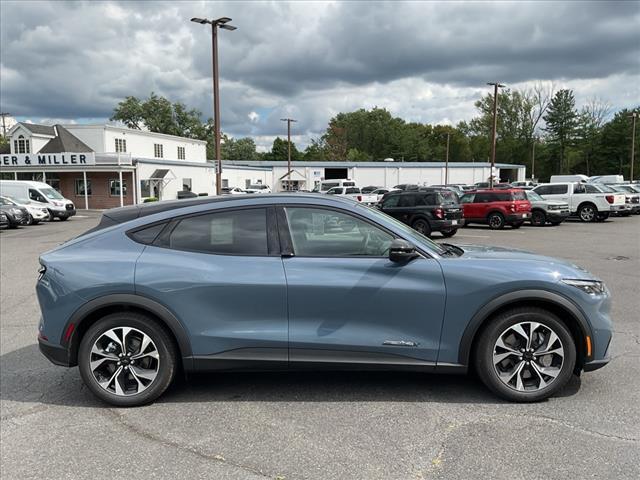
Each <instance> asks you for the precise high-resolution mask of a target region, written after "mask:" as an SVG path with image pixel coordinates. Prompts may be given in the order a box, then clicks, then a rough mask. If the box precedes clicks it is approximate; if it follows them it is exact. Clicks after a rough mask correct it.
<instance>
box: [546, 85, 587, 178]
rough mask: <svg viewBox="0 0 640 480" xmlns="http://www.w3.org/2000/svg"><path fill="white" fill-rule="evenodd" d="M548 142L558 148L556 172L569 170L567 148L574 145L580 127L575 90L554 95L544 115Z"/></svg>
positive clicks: (561, 91) (560, 91)
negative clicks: (566, 162)
mask: <svg viewBox="0 0 640 480" xmlns="http://www.w3.org/2000/svg"><path fill="white" fill-rule="evenodd" d="M543 118H544V121H545V122H546V125H545V127H544V130H545V131H546V132H547V134H548V136H549V138H548V141H549V143H550V145H551V146H552V147H555V148H556V152H557V159H558V160H557V161H556V171H557V172H558V173H562V172H564V171H566V170H567V168H566V165H565V153H566V150H567V147H569V146H571V145H573V143H574V140H575V138H576V133H577V127H578V113H577V111H576V101H575V97H574V95H573V90H559V91H558V92H556V94H555V95H554V97H553V99H552V100H551V103H550V104H549V108H548V109H547V113H546V114H545V115H544V117H543Z"/></svg>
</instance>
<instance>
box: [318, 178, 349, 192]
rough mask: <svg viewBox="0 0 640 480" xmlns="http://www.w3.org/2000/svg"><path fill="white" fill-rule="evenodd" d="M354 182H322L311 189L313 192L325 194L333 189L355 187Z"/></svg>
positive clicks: (347, 180)
mask: <svg viewBox="0 0 640 480" xmlns="http://www.w3.org/2000/svg"><path fill="white" fill-rule="evenodd" d="M355 186H356V182H354V181H353V180H349V179H346V180H322V181H321V182H319V183H318V184H317V185H316V187H315V188H314V189H313V191H314V192H320V193H327V192H328V191H329V190H331V189H332V188H334V187H355Z"/></svg>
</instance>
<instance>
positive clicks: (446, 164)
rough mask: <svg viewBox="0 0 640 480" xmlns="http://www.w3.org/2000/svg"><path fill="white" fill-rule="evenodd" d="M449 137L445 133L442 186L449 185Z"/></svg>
mask: <svg viewBox="0 0 640 480" xmlns="http://www.w3.org/2000/svg"><path fill="white" fill-rule="evenodd" d="M449 136H450V133H449V132H447V154H446V156H445V160H444V184H445V185H448V184H449Z"/></svg>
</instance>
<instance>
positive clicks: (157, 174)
mask: <svg viewBox="0 0 640 480" xmlns="http://www.w3.org/2000/svg"><path fill="white" fill-rule="evenodd" d="M167 173H169V170H168V169H165V168H160V169H158V170H154V171H153V173H152V174H151V175H150V176H149V178H150V179H155V180H160V179H163V178H164V177H166V176H167Z"/></svg>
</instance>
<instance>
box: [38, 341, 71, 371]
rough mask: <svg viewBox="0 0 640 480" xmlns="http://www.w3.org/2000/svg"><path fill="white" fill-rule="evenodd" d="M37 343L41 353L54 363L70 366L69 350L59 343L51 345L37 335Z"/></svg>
mask: <svg viewBox="0 0 640 480" xmlns="http://www.w3.org/2000/svg"><path fill="white" fill-rule="evenodd" d="M38 344H39V348H40V351H41V352H42V354H43V355H44V356H45V357H47V359H48V360H49V361H50V362H51V363H53V364H54V365H60V366H62V367H70V366H71V362H70V361H69V351H68V350H67V349H66V348H64V347H61V346H60V345H53V344H52V343H49V342H48V341H46V340H44V339H43V338H40V337H38Z"/></svg>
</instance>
